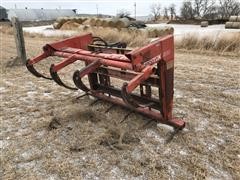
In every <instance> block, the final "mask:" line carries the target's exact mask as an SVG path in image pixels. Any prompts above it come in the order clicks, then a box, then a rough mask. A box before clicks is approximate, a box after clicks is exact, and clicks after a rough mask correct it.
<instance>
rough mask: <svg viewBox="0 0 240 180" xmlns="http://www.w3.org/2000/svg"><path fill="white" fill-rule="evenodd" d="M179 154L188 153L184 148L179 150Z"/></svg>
mask: <svg viewBox="0 0 240 180" xmlns="http://www.w3.org/2000/svg"><path fill="white" fill-rule="evenodd" d="M179 154H181V155H183V156H186V155H188V153H187V152H186V150H180V151H179Z"/></svg>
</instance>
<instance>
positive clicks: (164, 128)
mask: <svg viewBox="0 0 240 180" xmlns="http://www.w3.org/2000/svg"><path fill="white" fill-rule="evenodd" d="M157 127H158V128H160V129H162V130H164V131H169V132H173V131H174V128H173V127H172V126H169V125H166V124H162V123H158V124H157Z"/></svg>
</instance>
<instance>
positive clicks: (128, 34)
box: [0, 25, 240, 56]
mask: <svg viewBox="0 0 240 180" xmlns="http://www.w3.org/2000/svg"><path fill="white" fill-rule="evenodd" d="M67 29H68V30H71V27H67ZM74 30H77V31H78V32H79V34H84V33H92V34H93V35H94V36H99V37H102V38H103V39H104V40H106V41H108V42H117V41H122V42H126V43H127V45H128V46H129V47H132V48H135V47H141V46H144V45H146V44H148V43H149V42H150V40H151V39H150V38H148V35H147V33H146V32H145V31H133V30H131V31H129V30H127V29H122V30H118V29H116V28H102V27H92V28H90V27H88V26H81V27H80V28H77V29H76V27H74ZM0 33H3V34H9V35H13V29H12V27H11V26H7V25H4V26H1V27H0ZM24 36H26V37H31V38H49V37H46V36H44V35H43V34H38V33H28V32H24ZM67 37H69V35H62V36H58V37H55V38H54V39H63V38H67ZM175 47H176V48H177V49H181V50H191V51H198V52H200V53H203V52H204V53H206V51H208V52H216V53H220V54H221V55H224V54H229V53H231V55H234V56H239V55H240V32H235V33H234V32H232V33H224V34H221V35H219V36H217V37H216V36H211V37H210V36H199V35H197V34H188V35H185V36H184V37H183V38H181V39H179V40H176V42H175Z"/></svg>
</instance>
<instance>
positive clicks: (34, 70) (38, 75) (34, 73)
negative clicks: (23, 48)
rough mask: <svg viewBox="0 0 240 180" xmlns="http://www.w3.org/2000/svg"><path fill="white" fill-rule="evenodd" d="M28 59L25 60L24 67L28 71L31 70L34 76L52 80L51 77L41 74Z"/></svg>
mask: <svg viewBox="0 0 240 180" xmlns="http://www.w3.org/2000/svg"><path fill="white" fill-rule="evenodd" d="M29 61H30V59H28V60H27V62H26V67H27V69H28V71H29V72H31V73H32V74H33V75H34V76H36V77H38V78H40V77H41V78H44V79H49V80H52V78H50V77H47V76H44V75H43V74H41V73H39V72H38V71H37V70H36V69H35V68H34V66H33V65H32V64H30V63H29Z"/></svg>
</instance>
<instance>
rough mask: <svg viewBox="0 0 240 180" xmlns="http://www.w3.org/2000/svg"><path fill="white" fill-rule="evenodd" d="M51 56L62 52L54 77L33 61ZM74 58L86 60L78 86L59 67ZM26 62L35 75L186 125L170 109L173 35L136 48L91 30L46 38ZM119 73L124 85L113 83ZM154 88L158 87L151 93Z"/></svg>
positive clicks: (163, 120)
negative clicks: (85, 79)
mask: <svg viewBox="0 0 240 180" xmlns="http://www.w3.org/2000/svg"><path fill="white" fill-rule="evenodd" d="M49 56H58V57H61V58H64V59H63V60H62V61H61V62H59V63H57V64H52V65H51V67H50V74H51V78H50V77H46V76H44V75H42V74H40V73H39V72H37V71H36V69H35V68H34V66H33V65H34V64H36V63H38V62H39V61H42V60H43V59H45V58H47V57H49ZM75 61H84V62H85V67H84V68H82V69H81V70H76V71H75V72H74V73H73V82H74V84H75V85H76V87H70V86H68V85H66V84H65V83H63V81H62V80H61V79H60V77H59V76H58V71H60V70H61V69H63V68H64V67H66V66H68V65H69V64H72V63H74V62H75ZM26 66H27V68H28V70H29V71H30V72H31V73H32V74H34V75H35V76H37V77H42V78H46V79H52V80H54V81H55V82H56V83H57V84H59V85H60V86H63V87H65V88H68V89H71V90H78V89H81V90H82V91H84V92H85V94H84V95H91V96H94V97H95V98H97V100H104V101H108V102H111V103H113V104H114V105H115V104H117V105H120V106H123V107H125V108H128V109H130V112H134V111H135V112H139V113H141V114H143V115H145V116H147V117H149V118H151V119H154V120H157V121H158V122H161V123H164V124H168V125H171V126H173V127H174V128H176V129H183V128H184V126H185V122H184V121H182V120H181V119H177V118H174V117H173V115H172V109H173V79H174V39H173V36H172V35H168V36H165V37H163V38H158V39H157V40H155V41H154V42H152V43H150V44H148V45H146V46H144V47H142V48H137V49H134V50H129V49H127V48H126V44H125V43H121V42H118V43H112V44H108V43H107V42H105V41H104V40H103V39H101V38H99V37H93V36H92V34H86V35H81V36H76V37H72V38H68V39H65V40H62V41H58V42H54V43H51V44H46V45H45V46H44V47H43V53H42V54H40V55H39V56H37V57H34V58H32V59H29V60H28V61H27V63H26ZM85 76H87V77H88V80H89V86H87V85H86V84H84V83H83V81H82V78H83V77H85ZM113 78H114V79H113ZM116 78H117V79H121V80H123V81H124V83H123V84H122V86H121V87H120V88H117V87H116V86H114V85H113V82H114V81H116ZM153 90H154V91H155V92H157V93H155V94H153V93H152V92H153ZM156 94H157V95H156Z"/></svg>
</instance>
